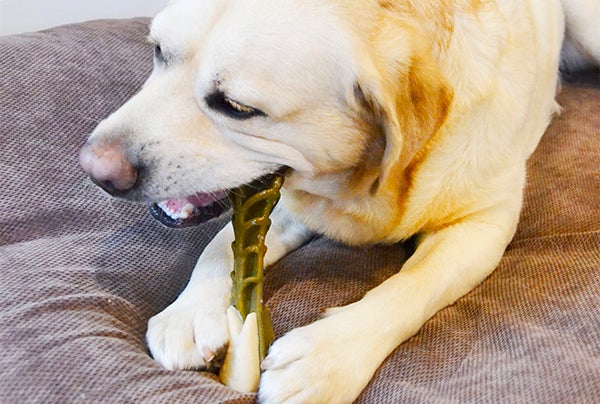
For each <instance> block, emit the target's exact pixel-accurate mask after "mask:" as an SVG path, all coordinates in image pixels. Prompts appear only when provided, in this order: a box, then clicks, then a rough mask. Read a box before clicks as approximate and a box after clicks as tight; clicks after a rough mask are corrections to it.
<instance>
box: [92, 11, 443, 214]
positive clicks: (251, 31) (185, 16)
mask: <svg viewBox="0 0 600 404" xmlns="http://www.w3.org/2000/svg"><path fill="white" fill-rule="evenodd" d="M354 31H355V30H353V29H351V28H350V27H348V24H347V21H344V19H343V18H341V17H340V12H339V10H335V9H334V8H333V6H331V4H329V5H324V4H322V3H321V2H317V1H312V0H311V1H304V0H303V1H300V0H284V1H275V0H273V1H239V0H227V1H223V0H205V1H195V0H175V1H172V2H170V3H169V5H168V6H167V7H166V9H165V10H163V11H162V12H161V13H160V14H159V15H158V16H157V17H156V18H155V19H154V21H153V23H152V27H151V33H150V40H151V41H152V42H153V43H154V45H155V48H154V70H153V73H152V75H151V76H150V77H149V79H148V80H147V82H146V83H145V85H144V87H143V88H142V89H141V91H140V92H139V93H138V94H137V95H136V96H134V97H133V98H132V99H131V100H130V101H129V102H127V103H126V104H125V105H124V106H123V107H122V108H121V109H119V110H118V111H117V112H115V113H114V114H113V115H111V116H110V117H109V118H108V119H106V120H105V121H103V122H102V123H101V124H100V125H99V126H98V127H97V129H96V130H95V131H94V133H93V134H92V136H91V137H90V141H89V144H91V145H93V146H94V147H95V149H94V150H92V151H89V150H88V151H87V154H86V153H82V157H81V162H82V166H83V167H84V169H85V170H86V171H87V172H88V173H89V174H90V175H91V176H92V178H96V180H97V181H98V182H100V183H104V184H110V185H108V186H105V189H109V188H110V190H111V191H113V192H112V193H115V194H119V195H120V196H124V197H126V198H129V199H135V200H145V201H151V202H156V201H161V200H167V199H170V198H171V200H172V198H180V201H179V202H177V203H174V202H173V203H171V205H170V207H171V208H172V210H178V209H180V208H181V206H180V205H182V204H185V203H187V202H189V201H191V199H190V198H187V199H185V197H187V196H189V195H196V196H197V197H198V198H199V200H194V201H193V202H198V203H200V204H205V205H209V204H211V203H212V202H215V201H217V200H219V199H221V198H222V197H223V193H224V191H225V190H226V189H229V188H232V187H236V186H239V185H241V184H244V183H248V182H250V181H252V180H255V179H257V178H259V177H261V176H262V175H265V174H267V173H270V172H273V171H274V170H277V169H278V168H279V167H283V166H285V167H289V168H291V169H292V172H293V173H294V174H293V175H292V177H294V176H296V177H297V178H299V180H298V181H296V183H297V184H304V185H305V184H306V181H304V180H303V179H307V178H308V179H311V180H315V179H318V178H325V177H328V176H329V177H331V176H332V175H333V176H334V178H335V179H336V181H337V182H338V183H339V184H337V186H340V187H341V186H347V185H344V184H343V180H340V179H341V178H342V177H344V176H346V177H348V175H350V174H349V173H351V172H353V173H354V172H359V173H360V175H365V173H370V176H369V178H370V181H371V182H373V181H375V180H376V179H377V178H378V177H379V176H380V175H381V173H380V172H379V169H380V166H382V165H383V166H386V165H387V166H388V168H389V166H390V165H391V163H392V162H393V161H396V160H397V159H398V158H399V156H400V152H401V150H402V142H403V140H402V138H403V135H402V134H400V133H399V128H398V125H399V120H398V118H397V116H396V109H395V108H396V107H395V104H396V103H397V101H398V100H397V98H398V96H397V95H390V94H389V93H388V92H386V89H385V87H386V85H387V84H389V83H386V82H385V77H383V76H385V74H384V75H382V72H381V71H378V69H377V67H376V66H375V62H374V60H373V57H372V55H371V54H369V52H368V51H366V46H365V42H364V39H361V38H360V37H359V36H357V35H356V33H355V32H354ZM407 43H409V41H407ZM410 50H411V49H410V46H408V45H406V44H405V45H404V46H400V47H399V48H397V49H395V50H394V56H395V59H397V60H403V61H402V62H401V63H396V65H395V66H393V67H392V68H390V69H388V70H394V71H393V73H390V74H392V75H393V76H394V77H395V76H397V75H398V74H408V73H409V70H410V63H409V61H410V60H411V56H410V53H409V52H410ZM398 54H400V55H399V56H398ZM404 70H405V71H404ZM388 73H389V72H388ZM407 82H408V81H407ZM394 86H396V84H394ZM407 91H412V90H410V89H408V90H407ZM436 91H437V90H436ZM409 97H412V95H409ZM413 98H414V97H413ZM392 132H393V136H391V135H390V133H392ZM115 148H116V149H119V150H118V151H117V152H114V149H115ZM384 148H385V149H386V150H385V156H384ZM88 149H89V148H88ZM113 152H114V153H117V154H120V157H118V158H115V157H110V156H113V155H114V153H113ZM105 156H109V157H105ZM102 159H104V161H103V162H101V163H98V161H99V160H102ZM128 164H129V165H130V166H131V169H129V167H127V169H124V168H123V166H127V165H128ZM108 166H110V167H108ZM117 166H118V167H117ZM107 173H108V174H107ZM132 173H133V174H132ZM112 177H115V178H112ZM309 182H310V181H309ZM292 183H294V181H292ZM332 188H335V187H332ZM115 191H116V192H115ZM307 191H309V192H312V191H313V190H310V189H308V190H307ZM315 192H316V191H315ZM321 192H323V190H321ZM325 192H328V191H327V190H326V191H325ZM181 198H184V200H183V202H182V201H181ZM198 198H196V199H198ZM162 207H163V208H164V207H165V205H162ZM166 210H168V209H166ZM171 213H173V212H171ZM175 216H177V214H176V215H175Z"/></svg>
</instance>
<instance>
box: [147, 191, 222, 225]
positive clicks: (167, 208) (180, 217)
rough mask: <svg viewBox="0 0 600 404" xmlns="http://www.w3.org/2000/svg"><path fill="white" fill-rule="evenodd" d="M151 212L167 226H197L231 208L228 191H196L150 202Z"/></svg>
mask: <svg viewBox="0 0 600 404" xmlns="http://www.w3.org/2000/svg"><path fill="white" fill-rule="evenodd" d="M149 208H150V214H151V215H152V216H153V217H154V218H155V219H156V220H158V221H159V222H160V223H162V224H163V225H165V226H167V227H172V228H184V227H190V226H196V225H199V224H201V223H204V222H206V221H208V220H210V219H213V218H216V217H218V216H220V215H221V214H223V213H224V212H226V211H227V210H229V208H230V204H229V198H228V193H227V191H218V192H212V193H196V194H194V195H190V196H188V197H185V198H177V199H168V200H165V201H162V202H155V203H152V204H150V206H149Z"/></svg>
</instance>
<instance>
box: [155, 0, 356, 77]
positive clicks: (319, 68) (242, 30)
mask: <svg viewBox="0 0 600 404" xmlns="http://www.w3.org/2000/svg"><path fill="white" fill-rule="evenodd" d="M151 36H153V37H155V39H157V40H160V41H161V42H162V43H163V45H166V47H169V45H172V47H174V48H177V49H179V50H181V51H185V52H190V53H194V54H195V56H197V59H198V60H199V61H200V65H201V68H203V69H204V70H206V74H207V75H209V74H212V75H215V74H221V75H226V74H227V72H228V71H233V72H234V73H235V74H236V75H239V74H240V71H242V70H243V71H244V72H245V73H246V76H257V77H264V76H265V74H268V75H270V76H271V78H272V79H273V80H277V78H278V77H279V76H281V77H280V78H281V79H282V80H284V79H285V78H286V77H288V76H289V75H290V74H292V75H293V74H297V75H298V74H299V73H300V71H302V72H303V73H304V74H306V73H310V77H312V78H315V79H317V80H326V79H328V78H335V77H337V76H340V75H341V74H342V73H343V72H341V71H340V70H339V68H341V66H348V64H349V62H350V61H349V60H348V59H349V57H350V56H349V55H350V54H351V51H350V48H351V45H350V41H349V35H347V32H345V28H344V27H343V24H342V21H341V19H340V18H339V16H338V15H337V13H336V11H335V10H334V9H333V6H332V4H331V3H328V2H322V1H320V0H319V1H317V0H204V1H197V0H173V1H171V2H170V3H169V4H168V6H167V7H166V8H165V9H164V10H163V11H162V12H161V13H160V14H159V15H158V16H157V17H156V18H155V19H154V21H153V24H152V34H151ZM253 70H256V71H253ZM207 78H208V77H207ZM298 79H302V78H301V77H300V78H298V77H296V80H298Z"/></svg>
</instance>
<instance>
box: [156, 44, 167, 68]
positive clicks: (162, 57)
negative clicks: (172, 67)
mask: <svg viewBox="0 0 600 404" xmlns="http://www.w3.org/2000/svg"><path fill="white" fill-rule="evenodd" d="M154 59H155V60H156V61H157V62H160V63H162V64H167V59H166V58H165V55H164V53H163V51H162V48H161V47H160V45H159V44H156V45H154Z"/></svg>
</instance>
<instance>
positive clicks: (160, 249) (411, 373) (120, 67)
mask: <svg viewBox="0 0 600 404" xmlns="http://www.w3.org/2000/svg"><path fill="white" fill-rule="evenodd" d="M147 33H148V20H147V19H132V20H103V21H93V22H87V23H81V24H75V25H69V26H63V27H57V28H54V29H50V30H47V31H43V32H38V33H30V34H22V35H14V36H5V37H0V55H2V57H1V58H0V100H1V103H2V105H1V108H0V178H1V180H0V182H1V187H0V391H1V392H2V393H1V394H0V401H1V402H6V403H37V402H39V403H42V402H43V403H48V402H55V403H67V402H68V403H90V402H106V403H127V402H135V403H139V402H157V403H169V402H173V403H185V402H198V403H223V402H228V403H245V402H248V403H251V402H254V401H255V396H254V395H241V394H238V393H235V392H233V391H230V390H228V389H227V388H226V387H224V386H222V385H221V384H219V383H218V381H217V380H216V378H215V376H214V375H212V374H208V373H205V372H192V371H185V372H184V371H178V372H171V371H167V370H164V369H162V368H161V367H160V366H159V365H157V364H156V363H154V362H153V361H152V359H151V358H150V356H149V353H148V350H147V348H146V345H145V341H144V334H145V330H146V323H147V321H148V319H149V318H150V317H151V316H152V315H154V314H156V313H158V312H159V311H161V310H162V309H164V308H165V307H166V306H167V305H168V304H169V303H170V302H172V301H173V300H174V299H175V298H176V296H177V295H178V293H179V292H180V291H181V290H182V289H183V287H184V286H185V284H186V282H187V280H188V276H189V275H190V273H191V271H192V269H193V267H194V263H195V261H196V259H197V258H198V256H199V255H200V253H201V252H202V249H203V248H204V246H206V244H207V243H208V241H209V240H210V239H211V238H212V237H213V236H214V235H215V234H216V232H217V231H218V230H219V229H220V227H222V226H223V225H224V223H225V221H226V220H227V219H226V218H222V219H218V220H215V221H212V222H209V223H207V224H204V225H202V226H199V227H196V228H191V229H185V230H169V229H166V228H164V227H162V226H161V225H160V224H159V223H158V222H157V221H155V220H154V219H152V218H151V217H150V215H149V214H148V213H147V208H146V207H145V206H143V205H138V204H133V203H129V202H125V201H120V200H116V199H112V198H110V197H108V196H107V195H105V194H104V193H103V192H102V191H101V190H100V189H99V188H98V187H96V186H94V185H93V184H92V183H91V181H90V180H89V179H88V178H87V177H86V176H85V175H84V174H83V172H82V171H81V170H80V169H79V167H78V165H77V155H78V151H79V148H80V147H81V145H82V144H83V143H84V141H85V140H86V137H87V135H88V133H90V131H91V130H92V129H93V128H94V127H95V125H96V124H97V123H98V122H99V121H100V120H101V119H103V118H104V117H106V116H107V115H108V114H109V113H110V112H111V111H114V110H116V109H117V108H118V107H119V106H120V105H121V104H122V103H123V102H124V101H126V100H127V99H128V97H130V96H131V95H132V94H134V93H135V92H136V90H137V89H139V88H140V86H141V85H142V83H143V81H144V79H145V78H146V77H147V75H148V74H149V72H150V70H151V66H152V46H151V44H150V43H148V42H147V41H146V38H145V37H146V35H147ZM572 79H573V80H572V81H571V82H569V83H565V85H564V86H563V89H562V92H561V94H560V96H559V102H560V104H561V105H562V106H563V108H564V110H563V113H562V114H561V115H560V116H559V117H557V118H556V119H555V120H554V121H553V123H552V125H551V127H550V129H549V130H548V132H547V133H546V135H545V136H544V138H543V140H542V142H541V144H540V146H539V147H538V149H537V151H536V152H535V154H534V155H533V157H532V158H531V160H530V161H529V174H528V185H527V188H526V192H525V206H524V209H523V213H522V215H521V222H520V225H519V228H518V231H517V234H516V236H515V238H514V240H513V242H512V243H511V244H510V245H509V247H508V249H507V251H506V254H505V256H504V258H503V260H502V262H501V263H500V266H499V268H498V269H497V270H496V271H495V272H494V273H493V274H492V275H491V276H490V277H489V278H488V279H487V280H486V281H485V282H484V283H483V284H481V285H480V286H479V287H477V288H476V289H475V290H474V291H472V292H471V293H469V294H468V295H466V296H465V297H463V298H462V299H460V300H459V301H458V302H457V303H456V304H454V305H452V306H451V307H448V308H446V309H444V310H442V311H441V312H439V313H438V314H436V315H435V316H434V317H433V319H431V320H430V321H429V322H427V323H426V325H425V326H424V327H423V328H422V330H421V331H420V332H419V333H418V334H417V335H416V336H414V337H413V338H411V339H410V340H408V341H407V342H406V343H404V344H402V345H401V346H400V347H398V348H397V349H396V350H395V351H394V352H393V353H392V354H391V356H390V357H389V358H388V359H387V360H386V361H385V362H384V363H383V365H382V366H381V367H380V369H379V370H378V372H377V373H376V375H375V377H374V379H373V380H372V381H371V383H370V384H369V385H368V387H367V388H366V389H365V390H364V392H363V394H362V395H361V396H360V398H359V400H358V401H359V402H361V403H425V402H427V403H430V402H436V403H437V402H461V403H462V402H477V403H480V402H540V403H541V402H548V403H550V402H553V403H555V402H592V401H597V400H598V397H600V78H599V75H598V72H587V73H584V74H580V75H577V76H574V77H572ZM408 253H409V248H408V247H407V246H404V245H401V244H400V245H393V246H386V247H383V246H382V247H372V248H364V249H356V248H348V247H344V246H342V245H339V244H336V243H334V242H332V241H329V240H327V239H325V238H316V239H313V240H312V241H311V242H310V243H309V244H308V245H306V246H304V247H302V248H300V249H298V250H297V251H295V252H293V253H292V254H290V255H288V256H287V257H285V258H284V259H282V260H281V261H280V262H278V263H277V264H276V265H274V266H273V267H271V268H269V269H268V272H267V277H266V285H265V287H266V289H265V294H266V300H267V303H268V305H269V307H270V310H271V313H272V318H273V325H274V330H275V333H276V335H277V336H281V335H282V334H284V333H285V332H286V331H288V330H290V329H292V328H294V327H297V326H301V325H304V324H307V323H310V322H312V321H314V320H315V319H316V318H317V317H318V316H319V314H320V312H321V310H322V308H325V307H329V306H337V305H343V304H347V303H350V302H353V301H355V300H357V299H359V298H360V297H361V296H362V295H363V294H364V293H365V292H366V291H367V290H369V289H371V288H373V287H374V286H376V285H377V284H379V283H380V282H382V281H383V280H385V279H386V278H387V277H389V276H390V275H391V274H393V273H394V272H395V271H397V270H398V269H399V268H400V267H401V265H402V263H403V262H404V261H405V260H406V258H407V255H408ZM473 254H477V251H473ZM315 365H316V366H318V364H315Z"/></svg>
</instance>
